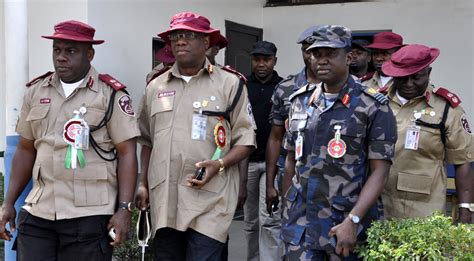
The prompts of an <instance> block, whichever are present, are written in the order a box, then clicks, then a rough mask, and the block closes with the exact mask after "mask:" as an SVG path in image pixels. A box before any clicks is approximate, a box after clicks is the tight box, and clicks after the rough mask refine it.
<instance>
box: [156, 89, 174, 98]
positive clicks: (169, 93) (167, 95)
mask: <svg viewBox="0 0 474 261" xmlns="http://www.w3.org/2000/svg"><path fill="white" fill-rule="evenodd" d="M175 94H176V91H169V92H160V93H158V98H163V97H169V96H174V95H175Z"/></svg>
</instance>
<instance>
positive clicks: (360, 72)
mask: <svg viewBox="0 0 474 261" xmlns="http://www.w3.org/2000/svg"><path fill="white" fill-rule="evenodd" d="M367 70H368V66H367V65H366V66H362V67H353V68H351V73H352V74H353V75H355V76H357V77H358V78H360V77H362V76H364V75H365V74H366V73H367Z"/></svg>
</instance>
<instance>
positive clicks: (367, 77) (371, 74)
mask: <svg viewBox="0 0 474 261" xmlns="http://www.w3.org/2000/svg"><path fill="white" fill-rule="evenodd" d="M374 73H375V72H369V73H366V74H365V75H364V76H362V77H360V79H359V80H360V82H365V81H367V80H370V79H372V76H374Z"/></svg>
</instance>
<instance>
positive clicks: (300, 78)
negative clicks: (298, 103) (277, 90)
mask: <svg viewBox="0 0 474 261" xmlns="http://www.w3.org/2000/svg"><path fill="white" fill-rule="evenodd" d="M306 84H308V78H307V77H306V66H305V67H304V68H303V70H301V72H299V73H298V74H297V75H296V79H295V85H294V86H293V91H296V90H297V89H299V88H301V87H302V86H305V85H306Z"/></svg>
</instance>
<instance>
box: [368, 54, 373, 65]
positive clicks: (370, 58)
mask: <svg viewBox="0 0 474 261" xmlns="http://www.w3.org/2000/svg"><path fill="white" fill-rule="evenodd" d="M368 57H369V58H368V59H367V63H370V61H372V54H370V53H369V55H368Z"/></svg>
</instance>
